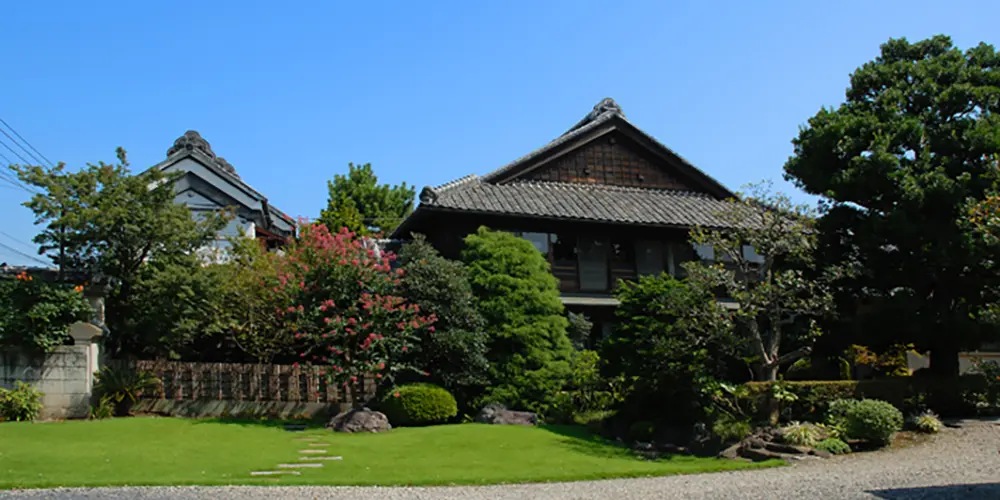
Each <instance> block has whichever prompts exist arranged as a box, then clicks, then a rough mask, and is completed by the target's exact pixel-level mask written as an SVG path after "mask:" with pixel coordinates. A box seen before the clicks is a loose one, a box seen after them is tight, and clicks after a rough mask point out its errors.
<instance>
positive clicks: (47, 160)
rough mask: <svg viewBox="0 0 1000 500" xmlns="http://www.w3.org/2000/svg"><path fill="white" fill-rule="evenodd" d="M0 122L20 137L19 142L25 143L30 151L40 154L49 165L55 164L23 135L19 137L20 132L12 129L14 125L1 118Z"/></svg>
mask: <svg viewBox="0 0 1000 500" xmlns="http://www.w3.org/2000/svg"><path fill="white" fill-rule="evenodd" d="M0 123H2V124H4V126H5V127H7V128H8V129H10V131H11V132H14V135H16V136H17V138H18V139H21V142H23V143H25V144H27V145H28V147H29V148H31V150H32V151H34V152H35V153H38V156H41V157H42V159H43V160H45V162H46V163H48V164H49V166H50V167H54V166H55V164H54V163H52V160H50V159H48V158H46V157H45V155H43V154H42V152H41V151H39V150H37V149H35V147H34V146H32V145H31V143H30V142H28V140H27V139H25V138H24V137H21V134H19V133H17V130H16V129H14V127H11V126H10V124H9V123H7V122H6V121H4V119H3V118H0ZM5 135H6V134H5ZM7 137H10V136H7ZM11 140H13V139H11ZM21 149H24V148H23V147H22V148H21ZM39 163H41V162H39Z"/></svg>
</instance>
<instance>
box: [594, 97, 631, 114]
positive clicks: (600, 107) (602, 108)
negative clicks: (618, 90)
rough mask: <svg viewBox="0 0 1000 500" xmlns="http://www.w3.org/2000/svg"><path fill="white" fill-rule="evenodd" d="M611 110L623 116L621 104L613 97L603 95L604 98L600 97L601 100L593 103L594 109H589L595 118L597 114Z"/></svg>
mask: <svg viewBox="0 0 1000 500" xmlns="http://www.w3.org/2000/svg"><path fill="white" fill-rule="evenodd" d="M611 112H614V113H618V114H619V115H622V116H625V112H624V111H622V108H621V106H619V105H618V103H617V102H615V100H614V99H612V98H610V97H605V98H604V99H601V102H599V103H597V104H595V105H594V110H593V111H591V112H590V114H591V115H592V116H593V117H594V118H597V117H598V116H600V115H603V114H604V113H611Z"/></svg>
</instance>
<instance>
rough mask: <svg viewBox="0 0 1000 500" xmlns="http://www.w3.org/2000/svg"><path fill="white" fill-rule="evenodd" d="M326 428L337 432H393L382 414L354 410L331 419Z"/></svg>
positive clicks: (366, 410) (364, 409) (360, 409)
mask: <svg viewBox="0 0 1000 500" xmlns="http://www.w3.org/2000/svg"><path fill="white" fill-rule="evenodd" d="M326 428H327V429H333V430H334V431H335V432H385V431H388V430H391V429H392V426H391V425H389V419H388V418H386V416H385V414H383V413H382V412H377V411H372V410H369V409H368V408H354V409H351V410H348V411H345V412H343V413H341V414H339V415H337V416H335V417H333V418H332V419H330V423H328V424H326Z"/></svg>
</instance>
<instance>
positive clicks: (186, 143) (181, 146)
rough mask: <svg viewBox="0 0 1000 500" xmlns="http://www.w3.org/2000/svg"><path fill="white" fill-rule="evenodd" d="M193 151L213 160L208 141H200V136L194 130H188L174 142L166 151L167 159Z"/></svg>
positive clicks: (213, 155) (213, 156) (213, 154)
mask: <svg viewBox="0 0 1000 500" xmlns="http://www.w3.org/2000/svg"><path fill="white" fill-rule="evenodd" d="M193 150H198V151H201V152H202V153H204V154H206V155H208V156H209V157H210V158H215V152H213V151H212V146H210V145H209V144H208V141H206V140H205V139H202V137H201V134H199V133H198V132H197V131H194V130H188V131H187V132H184V135H182V136H180V137H178V138H177V140H176V141H174V145H173V146H170V149H168V150H167V157H168V158H169V157H171V156H173V155H175V154H177V153H181V152H184V151H193Z"/></svg>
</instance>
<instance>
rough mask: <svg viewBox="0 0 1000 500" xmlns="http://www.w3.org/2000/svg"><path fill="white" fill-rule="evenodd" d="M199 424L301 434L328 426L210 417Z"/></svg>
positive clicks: (322, 422)
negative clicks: (271, 429)
mask: <svg viewBox="0 0 1000 500" xmlns="http://www.w3.org/2000/svg"><path fill="white" fill-rule="evenodd" d="M195 423H197V424H226V425H239V426H243V427H267V428H273V429H283V430H287V431H289V432H301V431H305V430H311V429H322V428H323V426H324V425H325V424H326V421H325V420H321V419H318V418H317V419H310V420H303V419H297V420H283V419H253V418H236V417H209V418H199V419H197V420H195Z"/></svg>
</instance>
